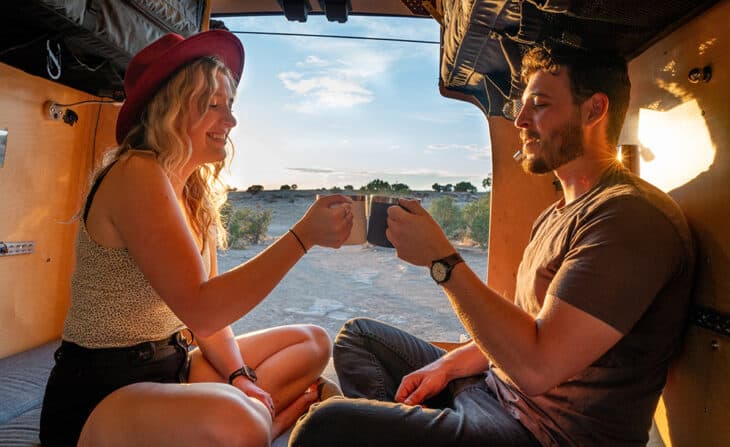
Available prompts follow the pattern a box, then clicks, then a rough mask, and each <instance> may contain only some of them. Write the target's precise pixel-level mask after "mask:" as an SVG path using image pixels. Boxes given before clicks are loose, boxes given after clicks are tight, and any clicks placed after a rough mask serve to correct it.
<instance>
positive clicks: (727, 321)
mask: <svg viewBox="0 0 730 447" xmlns="http://www.w3.org/2000/svg"><path fill="white" fill-rule="evenodd" d="M689 321H690V323H692V324H694V325H695V326H699V327H702V328H705V329H708V330H710V331H712V332H715V333H716V334H720V335H724V336H725V337H730V315H727V314H723V313H720V312H718V311H717V310H715V309H710V308H709V307H703V306H693V307H692V309H690V313H689Z"/></svg>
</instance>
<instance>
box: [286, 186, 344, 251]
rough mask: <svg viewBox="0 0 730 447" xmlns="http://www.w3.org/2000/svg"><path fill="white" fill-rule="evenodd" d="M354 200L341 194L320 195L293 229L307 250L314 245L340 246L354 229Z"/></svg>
mask: <svg viewBox="0 0 730 447" xmlns="http://www.w3.org/2000/svg"><path fill="white" fill-rule="evenodd" d="M351 203H352V200H351V199H349V198H348V197H345V196H343V195H340V194H334V195H329V196H323V197H320V198H319V199H318V200H317V201H316V202H314V203H313V204H312V206H310V207H309V209H308V210H307V212H306V213H305V214H304V217H302V218H301V219H300V220H299V222H297V223H296V224H295V225H294V227H293V230H294V232H295V233H296V234H297V236H299V239H301V240H302V243H303V244H304V246H305V247H306V249H307V250H309V249H310V248H312V246H314V245H320V246H322V247H332V248H339V247H340V246H341V245H342V243H343V242H345V240H347V237H348V236H349V235H350V231H351V230H352V212H351V209H350V204H351Z"/></svg>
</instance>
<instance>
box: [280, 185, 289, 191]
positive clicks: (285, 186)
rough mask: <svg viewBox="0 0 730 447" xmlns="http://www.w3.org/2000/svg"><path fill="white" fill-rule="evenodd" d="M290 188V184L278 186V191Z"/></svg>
mask: <svg viewBox="0 0 730 447" xmlns="http://www.w3.org/2000/svg"><path fill="white" fill-rule="evenodd" d="M290 190H291V186H289V185H281V186H279V191H290Z"/></svg>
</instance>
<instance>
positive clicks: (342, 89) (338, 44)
mask: <svg viewBox="0 0 730 447" xmlns="http://www.w3.org/2000/svg"><path fill="white" fill-rule="evenodd" d="M316 53H318V54H309V55H308V56H306V57H305V59H304V60H303V61H299V62H297V63H295V65H296V67H297V71H285V72H281V73H279V75H278V78H279V79H280V80H281V82H282V84H283V85H284V88H286V89H288V90H290V91H292V92H294V93H296V94H297V96H299V98H298V100H294V101H290V102H289V103H288V105H287V108H288V109H291V110H295V111H298V112H300V113H308V114H312V113H318V112H321V111H327V110H332V109H345V108H352V107H354V106H357V105H359V104H367V103H369V102H372V101H373V100H374V99H375V94H374V90H375V85H376V84H382V83H384V82H385V83H387V82H389V79H390V75H389V72H390V71H392V70H391V67H392V66H393V64H394V63H395V61H396V60H397V59H398V57H399V55H398V53H399V51H398V50H396V51H387V50H386V51H383V48H379V47H377V46H375V45H372V44H368V45H363V44H362V43H360V42H343V41H325V42H323V43H322V44H321V45H318V46H317V49H316ZM323 55H326V57H325V56H323Z"/></svg>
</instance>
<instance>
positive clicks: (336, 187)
mask: <svg viewBox="0 0 730 447" xmlns="http://www.w3.org/2000/svg"><path fill="white" fill-rule="evenodd" d="M330 191H332V192H342V188H340V187H339V186H333V187H331V188H330Z"/></svg>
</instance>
